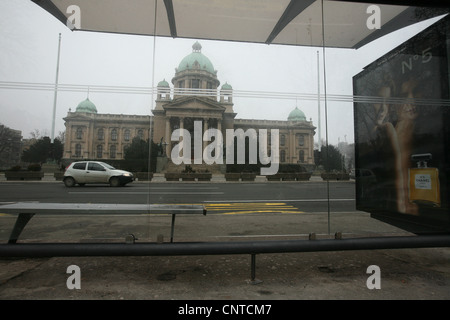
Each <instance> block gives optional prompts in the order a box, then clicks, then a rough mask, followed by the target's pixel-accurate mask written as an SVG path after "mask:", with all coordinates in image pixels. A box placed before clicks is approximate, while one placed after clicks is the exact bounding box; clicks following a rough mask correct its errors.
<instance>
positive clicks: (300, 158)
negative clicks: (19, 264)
mask: <svg viewBox="0 0 450 320" xmlns="http://www.w3.org/2000/svg"><path fill="white" fill-rule="evenodd" d="M298 162H300V163H303V162H305V151H304V150H300V151H299V152H298Z"/></svg>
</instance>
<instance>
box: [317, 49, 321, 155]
mask: <svg viewBox="0 0 450 320" xmlns="http://www.w3.org/2000/svg"><path fill="white" fill-rule="evenodd" d="M319 60H320V59H319V51H317V112H318V117H319V118H318V122H317V127H318V131H319V137H318V140H319V151H320V149H321V147H322V133H321V130H322V128H321V125H320V70H319V64H320V63H319Z"/></svg>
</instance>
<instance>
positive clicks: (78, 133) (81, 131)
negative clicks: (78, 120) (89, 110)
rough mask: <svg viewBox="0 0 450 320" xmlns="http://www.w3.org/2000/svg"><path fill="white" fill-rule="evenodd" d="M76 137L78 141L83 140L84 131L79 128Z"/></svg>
mask: <svg viewBox="0 0 450 320" xmlns="http://www.w3.org/2000/svg"><path fill="white" fill-rule="evenodd" d="M76 135H77V139H83V129H81V128H77V132H76Z"/></svg>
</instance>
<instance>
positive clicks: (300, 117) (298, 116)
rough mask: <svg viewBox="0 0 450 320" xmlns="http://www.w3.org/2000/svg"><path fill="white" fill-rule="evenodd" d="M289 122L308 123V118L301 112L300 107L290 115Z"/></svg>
mask: <svg viewBox="0 0 450 320" xmlns="http://www.w3.org/2000/svg"><path fill="white" fill-rule="evenodd" d="M288 120H289V121H306V116H305V114H304V113H303V111H302V110H300V109H299V108H298V107H295V109H294V110H292V111H291V113H289V116H288Z"/></svg>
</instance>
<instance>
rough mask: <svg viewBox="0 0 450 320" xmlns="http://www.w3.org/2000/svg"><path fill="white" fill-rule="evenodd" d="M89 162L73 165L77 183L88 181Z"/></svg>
mask: <svg viewBox="0 0 450 320" xmlns="http://www.w3.org/2000/svg"><path fill="white" fill-rule="evenodd" d="M86 165H87V162H77V163H75V164H74V165H73V166H72V169H71V172H70V173H71V175H72V176H73V178H74V179H75V181H76V182H77V183H86Z"/></svg>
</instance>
